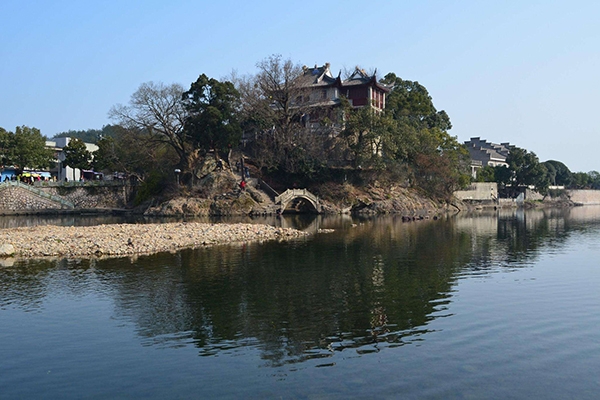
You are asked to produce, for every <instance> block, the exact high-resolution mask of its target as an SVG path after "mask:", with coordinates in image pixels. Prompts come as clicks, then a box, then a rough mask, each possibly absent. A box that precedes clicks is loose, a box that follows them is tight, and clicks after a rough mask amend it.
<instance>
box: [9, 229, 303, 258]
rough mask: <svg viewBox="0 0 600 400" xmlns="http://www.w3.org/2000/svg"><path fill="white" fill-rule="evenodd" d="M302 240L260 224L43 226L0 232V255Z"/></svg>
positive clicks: (80, 254)
mask: <svg viewBox="0 0 600 400" xmlns="http://www.w3.org/2000/svg"><path fill="white" fill-rule="evenodd" d="M305 235H306V233H305V232H302V231H298V230H295V229H289V228H276V227H273V226H270V225H258V224H206V223H196V222H177V223H164V224H111V225H97V226H56V225H45V226H36V227H28V228H11V229H2V230H0V248H2V249H3V253H4V254H2V255H3V256H5V257H6V256H14V257H23V258H36V257H47V256H58V257H66V258H89V257H100V256H127V255H134V254H151V253H158V252H162V251H173V250H177V249H182V248H187V247H201V246H209V245H217V244H228V243H235V242H246V241H264V240H285V239H293V238H298V237H302V236H305ZM11 247H12V249H11ZM11 252H12V254H10V253H11Z"/></svg>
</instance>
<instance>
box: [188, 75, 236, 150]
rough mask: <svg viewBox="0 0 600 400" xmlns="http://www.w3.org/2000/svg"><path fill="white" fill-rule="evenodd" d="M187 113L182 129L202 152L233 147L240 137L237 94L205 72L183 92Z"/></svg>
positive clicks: (224, 83) (228, 85) (225, 83)
mask: <svg viewBox="0 0 600 400" xmlns="http://www.w3.org/2000/svg"><path fill="white" fill-rule="evenodd" d="M183 99H184V103H185V106H186V108H187V111H188V113H189V115H188V116H187V118H186V120H185V126H184V131H185V133H186V135H187V136H188V137H189V138H190V139H191V140H192V142H193V143H194V145H195V146H196V147H197V148H199V149H200V150H201V151H203V152H204V153H206V152H208V151H210V150H212V151H213V152H214V155H215V157H218V152H219V151H225V150H226V149H228V148H231V147H232V146H236V145H237V144H238V143H239V141H240V138H241V134H242V131H241V127H240V124H239V122H238V112H239V109H240V93H239V92H238V91H237V90H236V89H235V87H234V86H233V83H231V82H229V81H225V82H219V81H218V80H216V79H213V78H208V77H207V76H206V75H205V74H202V75H200V76H199V77H198V79H197V80H196V82H194V83H192V85H191V86H190V90H188V91H187V92H185V93H184V94H183Z"/></svg>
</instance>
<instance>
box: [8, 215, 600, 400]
mask: <svg viewBox="0 0 600 400" xmlns="http://www.w3.org/2000/svg"><path fill="white" fill-rule="evenodd" d="M19 221H20V222H19ZM47 222H48V221H44V220H41V219H40V220H26V219H21V220H0V226H8V225H28V224H35V223H47ZM100 222H103V223H104V222H115V221H100ZM257 222H263V221H260V220H259V221H257ZM271 222H273V223H279V224H281V223H283V224H284V225H286V226H289V225H295V226H298V227H300V228H303V229H307V230H311V231H316V230H317V229H318V228H332V229H335V232H334V233H326V234H325V233H317V234H315V235H313V236H310V237H308V238H305V239H301V240H297V241H293V242H287V243H274V242H269V243H262V244H261V243H252V244H244V245H232V246H226V247H214V248H208V249H198V250H185V251H181V252H177V253H173V254H170V253H165V254H158V255H153V256H143V257H137V258H133V259H131V258H122V259H107V260H95V261H89V260H88V261H85V260H80V261H66V260H54V261H30V262H20V263H14V264H13V263H11V262H7V261H3V264H2V266H0V398H1V399H21V398H25V399H29V398H30V399H44V398H48V399H50V398H52V399H55V398H60V399H80V398H92V399H93V398H102V399H105V398H148V399H152V398H156V399H175V398H199V399H200V398H206V399H209V398H219V399H221V398H232V399H238V398H254V399H256V398H258V399H263V398H284V399H347V398H390V399H396V398H402V399H450V398H451V399H455V398H458V399H462V398H465V399H486V398H487V399H531V398H538V399H565V398H576V399H597V398H598V396H599V393H600V329H599V327H600V261H599V260H600V208H596V207H580V208H573V209H565V210H545V211H527V212H523V211H512V210H511V211H501V212H499V213H489V214H478V215H475V216H470V217H469V216H462V217H453V218H448V219H444V220H437V221H433V220H427V221H419V222H411V223H402V222H401V221H400V219H399V218H394V217H385V218H381V217H379V218H372V219H356V218H354V219H351V218H350V217H331V218H320V217H319V218H309V219H301V218H297V219H288V218H285V219H284V220H283V221H282V220H275V219H274V220H272V221H271ZM52 223H63V224H73V223H94V220H93V219H91V220H82V221H74V220H69V219H67V220H57V221H52Z"/></svg>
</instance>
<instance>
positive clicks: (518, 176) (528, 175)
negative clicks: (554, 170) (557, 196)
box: [504, 147, 550, 193]
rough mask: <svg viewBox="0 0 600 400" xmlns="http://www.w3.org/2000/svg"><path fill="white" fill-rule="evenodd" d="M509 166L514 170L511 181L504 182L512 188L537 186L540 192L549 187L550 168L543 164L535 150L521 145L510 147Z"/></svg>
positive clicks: (507, 159) (507, 160)
mask: <svg viewBox="0 0 600 400" xmlns="http://www.w3.org/2000/svg"><path fill="white" fill-rule="evenodd" d="M506 162H507V163H508V168H509V170H510V171H511V172H512V176H511V178H510V181H509V182H504V183H505V184H506V185H509V186H511V187H512V188H518V187H521V186H530V185H531V186H535V188H536V190H538V191H539V192H540V193H545V191H546V190H547V189H548V185H549V183H550V182H549V180H548V170H547V169H546V167H545V166H544V165H543V164H541V163H540V162H539V160H538V158H537V156H536V155H535V153H533V152H529V151H527V150H525V149H522V148H519V147H513V148H511V149H510V153H509V154H508V157H507V158H506Z"/></svg>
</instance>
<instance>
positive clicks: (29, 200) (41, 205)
mask: <svg viewBox="0 0 600 400" xmlns="http://www.w3.org/2000/svg"><path fill="white" fill-rule="evenodd" d="M65 208H66V207H64V206H63V205H61V204H60V203H58V202H56V201H52V200H50V199H46V198H44V197H41V196H38V195H36V194H35V193H32V192H30V191H29V190H27V189H24V188H21V187H18V186H5V187H2V188H0V210H1V211H41V210H61V209H65Z"/></svg>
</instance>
